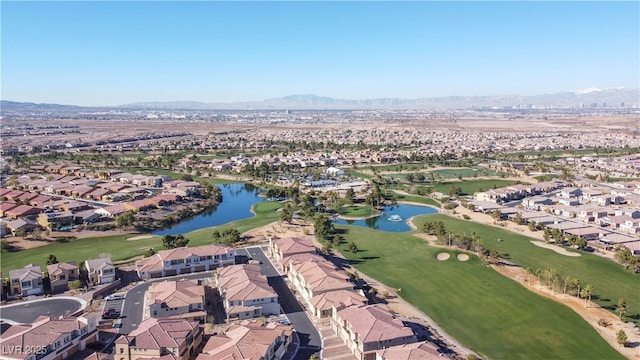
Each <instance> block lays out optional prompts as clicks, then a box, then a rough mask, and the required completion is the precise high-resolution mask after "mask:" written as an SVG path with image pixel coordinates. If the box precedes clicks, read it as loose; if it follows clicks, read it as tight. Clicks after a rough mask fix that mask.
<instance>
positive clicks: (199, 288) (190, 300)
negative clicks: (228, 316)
mask: <svg viewBox="0 0 640 360" xmlns="http://www.w3.org/2000/svg"><path fill="white" fill-rule="evenodd" d="M145 296H146V302H145V304H147V305H148V306H149V316H151V317H154V318H167V317H174V316H178V315H187V314H188V315H189V318H190V319H193V320H204V317H205V316H206V313H205V312H204V286H203V285H202V284H201V283H200V282H199V281H198V280H187V279H181V280H178V281H163V282H156V283H153V284H151V286H150V287H149V290H147V293H146V295H145ZM180 318H182V319H184V318H186V317H185V316H180Z"/></svg>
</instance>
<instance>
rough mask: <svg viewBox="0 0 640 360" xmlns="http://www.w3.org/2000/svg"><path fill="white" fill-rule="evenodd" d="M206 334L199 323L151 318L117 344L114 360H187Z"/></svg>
mask: <svg viewBox="0 0 640 360" xmlns="http://www.w3.org/2000/svg"><path fill="white" fill-rule="evenodd" d="M203 334H204V331H202V328H201V327H200V326H199V325H198V322H197V321H189V320H185V319H156V318H148V319H146V320H144V321H142V322H141V323H140V324H139V325H138V327H137V328H136V329H135V330H133V331H132V332H131V333H129V335H121V336H120V337H119V338H118V339H117V340H116V341H115V354H114V356H113V358H114V360H137V359H151V358H160V357H162V356H166V355H173V358H175V359H180V360H188V359H190V358H191V357H192V356H194V353H195V350H196V349H197V348H198V346H199V345H200V343H201V342H202V337H203Z"/></svg>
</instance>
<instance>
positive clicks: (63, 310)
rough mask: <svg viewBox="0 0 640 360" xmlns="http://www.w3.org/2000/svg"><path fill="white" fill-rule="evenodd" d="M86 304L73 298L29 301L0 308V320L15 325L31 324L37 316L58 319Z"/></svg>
mask: <svg viewBox="0 0 640 360" xmlns="http://www.w3.org/2000/svg"><path fill="white" fill-rule="evenodd" d="M86 305H87V304H86V302H85V301H84V300H82V299H79V298H75V297H61V296H59V297H52V298H46V299H38V300H30V301H26V302H21V303H18V304H12V305H7V306H3V307H1V308H0V319H3V320H9V321H14V322H17V323H21V324H22V323H32V322H34V321H35V320H36V319H37V318H38V316H52V317H58V316H61V315H67V314H73V313H75V312H77V311H79V310H81V309H83V308H84V307H85V306H86Z"/></svg>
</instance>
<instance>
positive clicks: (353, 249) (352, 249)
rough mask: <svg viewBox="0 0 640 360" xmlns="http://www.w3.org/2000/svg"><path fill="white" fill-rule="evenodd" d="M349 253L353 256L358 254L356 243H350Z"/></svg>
mask: <svg viewBox="0 0 640 360" xmlns="http://www.w3.org/2000/svg"><path fill="white" fill-rule="evenodd" d="M349 252H350V253H351V254H352V255H355V254H356V253H357V252H358V245H356V243H354V242H353V241H352V242H351V243H349Z"/></svg>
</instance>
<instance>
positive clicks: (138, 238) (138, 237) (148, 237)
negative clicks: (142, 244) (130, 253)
mask: <svg viewBox="0 0 640 360" xmlns="http://www.w3.org/2000/svg"><path fill="white" fill-rule="evenodd" d="M151 238H153V235H140V236H134V237H130V238H127V241H136V240H145V239H151Z"/></svg>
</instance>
